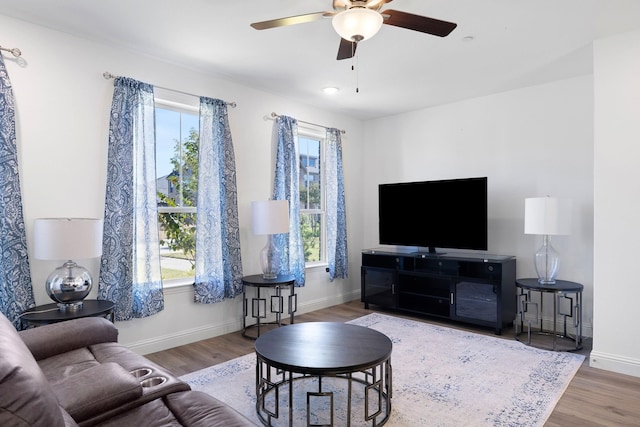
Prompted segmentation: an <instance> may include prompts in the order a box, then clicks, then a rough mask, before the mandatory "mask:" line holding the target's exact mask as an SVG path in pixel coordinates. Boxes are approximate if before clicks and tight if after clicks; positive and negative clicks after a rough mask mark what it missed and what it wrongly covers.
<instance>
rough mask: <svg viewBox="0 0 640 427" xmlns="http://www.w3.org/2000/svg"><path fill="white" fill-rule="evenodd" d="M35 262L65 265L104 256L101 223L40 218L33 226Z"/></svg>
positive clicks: (92, 220)
mask: <svg viewBox="0 0 640 427" xmlns="http://www.w3.org/2000/svg"><path fill="white" fill-rule="evenodd" d="M34 246H35V249H34V253H33V255H34V256H35V258H36V259H43V260H55V261H66V260H76V259H88V258H97V257H99V256H100V255H102V220H101V219H96V218H41V219H36V220H35V222H34Z"/></svg>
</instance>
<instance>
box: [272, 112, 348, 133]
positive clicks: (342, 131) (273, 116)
mask: <svg viewBox="0 0 640 427" xmlns="http://www.w3.org/2000/svg"><path fill="white" fill-rule="evenodd" d="M277 117H280V115H278V114H276V113H271V118H272V119H275V118H277ZM296 120H298V119H296ZM298 121H299V122H300V123H306V124H308V125H311V126H318V127H321V128H325V129H329V127H328V126H322V125H319V124H316V123H311V122H305V121H304V120H298ZM338 130H339V131H340V133H341V134H345V133H347V131H346V130H342V129H338Z"/></svg>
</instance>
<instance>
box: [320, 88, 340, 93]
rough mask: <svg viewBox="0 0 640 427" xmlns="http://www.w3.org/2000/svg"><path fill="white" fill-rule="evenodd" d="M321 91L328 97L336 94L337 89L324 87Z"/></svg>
mask: <svg viewBox="0 0 640 427" xmlns="http://www.w3.org/2000/svg"><path fill="white" fill-rule="evenodd" d="M322 91H323V92H324V93H326V94H328V95H333V94H334V93H337V92H338V88H337V87H325V88H324V89H322Z"/></svg>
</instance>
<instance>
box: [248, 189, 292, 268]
mask: <svg viewBox="0 0 640 427" xmlns="http://www.w3.org/2000/svg"><path fill="white" fill-rule="evenodd" d="M251 211H252V216H253V234H256V235H266V236H267V244H266V246H265V247H264V248H262V250H261V251H260V266H261V267H262V278H263V279H266V280H273V279H275V278H276V277H277V276H278V273H279V272H280V271H279V270H280V260H281V258H282V248H279V247H277V245H275V244H273V235H274V234H282V233H288V232H289V202H288V201H287V200H263V201H257V202H251Z"/></svg>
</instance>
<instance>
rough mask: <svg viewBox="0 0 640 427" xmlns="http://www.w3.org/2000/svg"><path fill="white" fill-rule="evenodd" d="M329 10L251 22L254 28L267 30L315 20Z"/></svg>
mask: <svg viewBox="0 0 640 427" xmlns="http://www.w3.org/2000/svg"><path fill="white" fill-rule="evenodd" d="M327 13H331V12H315V13H307V14H304V15H296V16H288V17H286V18H278V19H271V20H269V21H262V22H254V23H253V24H251V26H252V27H253V28H255V29H256V30H267V29H269V28H277V27H284V26H287V25H295V24H304V23H306V22H313V21H317V20H318V19H320V18H322V17H324V16H326V14H327Z"/></svg>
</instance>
